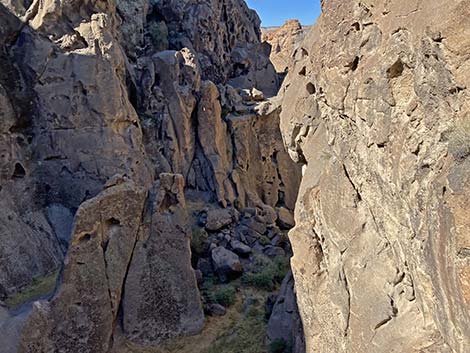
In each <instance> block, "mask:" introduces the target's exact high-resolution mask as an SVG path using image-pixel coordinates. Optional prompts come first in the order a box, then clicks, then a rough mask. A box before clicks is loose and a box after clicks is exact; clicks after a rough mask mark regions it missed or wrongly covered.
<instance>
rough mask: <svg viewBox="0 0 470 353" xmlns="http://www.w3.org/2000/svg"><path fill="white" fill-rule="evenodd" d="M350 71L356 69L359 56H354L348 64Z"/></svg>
mask: <svg viewBox="0 0 470 353" xmlns="http://www.w3.org/2000/svg"><path fill="white" fill-rule="evenodd" d="M348 66H349V68H350V69H351V71H356V69H357V67H358V66H359V57H358V56H356V57H355V58H354V60H353V61H352V62H351V63H350V64H349V65H348Z"/></svg>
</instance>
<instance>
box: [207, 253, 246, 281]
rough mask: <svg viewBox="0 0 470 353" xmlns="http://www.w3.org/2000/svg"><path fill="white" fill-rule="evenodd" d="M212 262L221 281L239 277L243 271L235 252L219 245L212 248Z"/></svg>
mask: <svg viewBox="0 0 470 353" xmlns="http://www.w3.org/2000/svg"><path fill="white" fill-rule="evenodd" d="M211 256H212V263H213V265H214V269H215V272H216V273H217V275H218V276H219V279H220V280H221V281H222V282H226V281H227V280H229V279H232V278H236V277H239V276H240V275H241V274H242V273H243V266H242V264H241V262H240V259H239V257H238V255H237V254H235V253H233V252H232V251H230V250H227V249H225V248H223V247H221V246H219V247H216V248H215V249H214V250H212V255H211Z"/></svg>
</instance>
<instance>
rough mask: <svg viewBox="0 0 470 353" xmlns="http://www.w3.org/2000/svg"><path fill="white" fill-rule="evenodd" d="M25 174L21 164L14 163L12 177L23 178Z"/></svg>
mask: <svg viewBox="0 0 470 353" xmlns="http://www.w3.org/2000/svg"><path fill="white" fill-rule="evenodd" d="M25 176H26V170H25V169H24V167H23V166H22V165H21V163H16V164H15V170H14V171H13V175H12V178H19V179H21V178H24V177H25Z"/></svg>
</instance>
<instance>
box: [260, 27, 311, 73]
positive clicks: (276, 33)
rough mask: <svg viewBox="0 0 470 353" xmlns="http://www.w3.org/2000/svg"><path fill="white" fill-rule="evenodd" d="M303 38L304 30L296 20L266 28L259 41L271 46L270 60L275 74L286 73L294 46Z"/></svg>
mask: <svg viewBox="0 0 470 353" xmlns="http://www.w3.org/2000/svg"><path fill="white" fill-rule="evenodd" d="M303 37H304V28H303V27H302V25H301V24H300V22H299V21H298V20H288V21H286V22H285V23H284V24H283V25H282V26H281V27H277V28H266V29H265V30H264V31H263V35H262V37H261V39H262V40H263V41H266V42H268V43H269V44H271V47H272V49H271V55H270V59H271V62H272V63H273V65H274V68H275V69H276V71H277V72H286V71H287V70H288V68H289V66H290V63H291V60H292V54H293V52H294V49H295V48H296V46H297V45H298V44H299V43H300V41H301V40H302V39H303Z"/></svg>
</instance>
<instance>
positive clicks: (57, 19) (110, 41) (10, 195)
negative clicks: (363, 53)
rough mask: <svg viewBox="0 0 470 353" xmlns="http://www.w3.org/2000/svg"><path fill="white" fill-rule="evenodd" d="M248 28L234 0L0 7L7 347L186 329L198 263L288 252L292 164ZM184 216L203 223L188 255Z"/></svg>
mask: <svg viewBox="0 0 470 353" xmlns="http://www.w3.org/2000/svg"><path fill="white" fill-rule="evenodd" d="M259 25H260V20H259V18H258V16H257V15H256V13H255V12H254V11H252V10H250V9H248V7H247V6H246V4H245V2H244V1H242V0H223V1H209V2H200V1H193V0H185V1H172V0H164V1H150V0H139V1H134V2H128V1H120V0H116V1H88V0H79V1H53V0H51V1H48V0H46V1H42V0H35V1H28V0H17V1H1V2H0V37H1V38H0V63H1V66H2V70H1V72H0V108H1V109H0V117H1V120H2V122H1V124H0V149H1V160H0V163H1V166H0V168H1V175H0V195H1V197H0V203H1V205H2V206H3V207H2V210H1V211H0V241H1V243H2V247H1V248H0V264H1V269H2V270H1V271H0V301H2V302H0V304H1V308H2V320H1V321H0V328H1V331H2V333H1V334H0V340H1V341H2V343H4V347H7V348H5V349H8V352H10V351H11V352H15V351H16V344H17V343H18V342H13V341H14V340H16V339H17V338H18V337H17V334H18V332H17V331H18V330H21V327H23V330H22V332H23V333H22V338H21V340H20V342H19V343H20V344H19V346H18V349H19V351H20V352H49V351H63V352H80V353H83V352H94V353H98V352H109V351H111V350H113V349H114V348H115V339H116V336H117V335H118V334H119V337H122V336H123V337H125V338H126V339H127V340H129V341H132V342H134V343H136V344H139V345H143V346H152V345H158V344H160V343H162V342H164V341H167V340H168V339H171V338H175V337H180V336H185V335H192V334H195V333H198V332H200V331H201V330H202V328H203V326H204V321H205V319H204V313H203V304H204V305H205V303H203V300H202V298H201V295H200V292H199V288H198V283H197V281H196V274H197V275H198V276H199V277H200V276H203V274H202V271H201V268H203V269H204V271H206V272H205V275H207V276H215V275H219V274H221V276H220V277H221V278H224V276H225V272H224V271H225V270H226V269H227V263H226V260H227V258H226V257H222V259H219V258H218V257H217V254H218V253H222V254H225V255H226V254H228V257H229V258H232V259H235V260H234V262H235V263H236V264H237V265H236V266H235V267H236V268H237V269H241V267H240V266H241V265H239V264H240V262H239V261H241V260H239V257H238V256H239V255H237V254H236V253H237V252H238V253H240V252H243V253H244V255H245V254H246V255H248V256H246V257H247V258H246V259H243V261H245V262H246V263H247V264H250V263H251V262H253V261H254V260H253V258H254V256H255V254H258V255H260V256H261V255H262V256H264V257H271V258H274V257H276V256H280V257H286V258H287V256H288V251H289V250H290V246H289V244H288V242H287V241H286V238H285V234H284V233H285V232H286V230H287V229H288V228H290V227H291V226H292V225H293V217H292V213H293V209H294V205H295V200H296V196H297V191H298V186H299V183H300V167H299V166H296V165H295V164H294V163H293V162H292V161H291V160H290V158H289V156H288V154H287V152H286V150H285V149H284V145H283V142H282V137H281V134H280V130H279V113H280V101H279V100H276V99H274V98H272V97H273V96H274V95H275V94H276V93H277V91H278V89H279V77H278V75H277V73H276V72H275V70H274V67H273V65H272V64H271V62H270V60H269V54H270V49H271V48H270V46H269V44H267V43H261V40H260V35H261V34H260V29H259ZM211 222H212V223H211ZM214 224H215V225H214ZM195 228H197V229H198V230H200V229H202V230H204V229H207V231H208V232H209V235H210V238H209V239H206V242H207V244H206V243H205V244H204V245H207V249H206V250H207V251H204V253H201V254H198V255H196V254H195V253H194V252H193V254H192V253H191V249H190V247H191V246H192V244H191V238H192V235H193V233H194V229H195ZM214 249H218V250H217V251H214ZM258 255H257V256H258ZM219 260H220V261H219ZM201 263H202V265H201ZM204 264H206V266H204ZM198 265H199V266H198ZM219 265H220V268H219V267H218V266H219ZM196 267H198V271H197V272H196V271H195V270H194V268H196ZM55 273H59V275H58V281H57V283H56V285H55V289H54V290H53V291H52V292H51V293H47V292H46V293H42V296H39V297H38V296H37V295H36V296H35V297H28V298H26V299H25V298H23V302H21V301H19V300H18V302H20V303H22V304H24V305H23V306H20V307H19V308H16V307H10V308H9V309H11V310H10V313H8V314H5V316H6V317H8V315H13V316H14V322H15V324H14V325H13V324H10V323H9V322H6V323H5V322H4V318H3V316H4V315H3V307H4V303H3V301H5V303H6V305H7V306H8V305H9V304H8V303H11V302H12V300H14V301H15V303H16V302H17V301H16V300H17V298H18V296H19V297H20V298H21V296H27V293H29V291H31V287H32V286H35V285H37V284H38V283H39V284H42V283H43V281H44V279H45V278H49V277H51V276H53V275H55ZM199 277H198V279H199V280H201V279H200V278H199ZM224 280H225V278H224ZM37 299H41V300H40V301H37V302H34V303H31V302H29V301H31V300H37ZM25 300H26V301H25ZM28 300H29V301H28ZM31 308H32V309H31ZM18 312H19V313H20V314H21V315H17V314H18ZM15 315H16V316H15ZM20 318H21V319H20ZM15 320H16V321H15ZM5 325H6V326H5ZM12 325H13V326H14V327H13V326H12ZM6 327H8V330H7V329H6ZM10 329H11V330H13V329H14V330H16V331H15V335H11V334H9V332H10V331H11V330H10Z"/></svg>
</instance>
